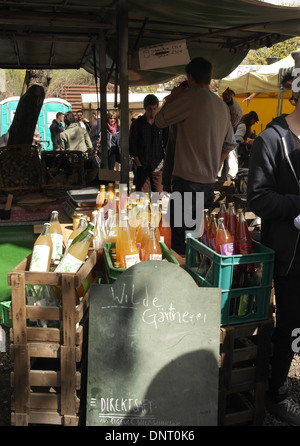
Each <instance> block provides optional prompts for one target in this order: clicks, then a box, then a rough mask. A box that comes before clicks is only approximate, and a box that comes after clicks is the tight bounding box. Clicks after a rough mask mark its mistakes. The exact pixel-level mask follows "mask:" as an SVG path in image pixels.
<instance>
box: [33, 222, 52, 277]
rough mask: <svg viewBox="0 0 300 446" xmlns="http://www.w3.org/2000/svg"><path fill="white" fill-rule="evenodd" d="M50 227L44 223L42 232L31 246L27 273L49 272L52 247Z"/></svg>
mask: <svg viewBox="0 0 300 446" xmlns="http://www.w3.org/2000/svg"><path fill="white" fill-rule="evenodd" d="M50 227H51V225H50V223H44V226H43V230H42V232H41V234H40V235H39V236H38V238H37V239H36V241H35V243H34V245H33V251H32V256H31V261H30V267H29V271H38V272H47V271H49V268H50V263H51V255H52V246H53V245H52V239H51V235H50Z"/></svg>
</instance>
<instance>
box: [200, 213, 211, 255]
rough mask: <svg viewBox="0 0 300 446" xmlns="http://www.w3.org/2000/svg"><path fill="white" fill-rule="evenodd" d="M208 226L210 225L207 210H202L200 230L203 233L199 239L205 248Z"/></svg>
mask: <svg viewBox="0 0 300 446" xmlns="http://www.w3.org/2000/svg"><path fill="white" fill-rule="evenodd" d="M209 224H210V219H209V210H208V209H204V210H203V218H202V222H201V229H202V228H203V232H202V235H201V237H200V240H201V242H202V243H203V244H204V245H206V246H208V238H207V231H208V227H209Z"/></svg>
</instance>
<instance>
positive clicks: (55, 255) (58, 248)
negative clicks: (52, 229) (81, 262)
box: [51, 234, 63, 260]
mask: <svg viewBox="0 0 300 446" xmlns="http://www.w3.org/2000/svg"><path fill="white" fill-rule="evenodd" d="M51 239H52V244H53V251H52V259H51V260H60V259H61V257H62V248H63V236H62V235H61V234H51Z"/></svg>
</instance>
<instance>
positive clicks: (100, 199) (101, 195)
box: [96, 184, 107, 209]
mask: <svg viewBox="0 0 300 446" xmlns="http://www.w3.org/2000/svg"><path fill="white" fill-rule="evenodd" d="M106 203H107V197H106V190H105V184H101V185H100V190H99V192H98V194H97V198H96V208H97V209H100V208H102V207H103V206H105V205H106Z"/></svg>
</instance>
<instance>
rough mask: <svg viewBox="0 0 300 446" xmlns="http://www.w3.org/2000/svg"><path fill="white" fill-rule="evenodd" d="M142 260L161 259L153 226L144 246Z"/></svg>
mask: <svg viewBox="0 0 300 446" xmlns="http://www.w3.org/2000/svg"><path fill="white" fill-rule="evenodd" d="M143 260H144V261H146V260H162V251H161V247H160V244H159V242H158V240H157V237H156V231H155V227H151V228H150V233H149V237H148V240H147V242H146V243H145V247H144V258H143Z"/></svg>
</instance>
